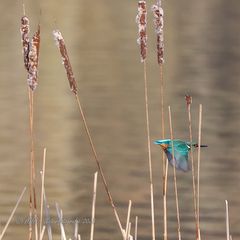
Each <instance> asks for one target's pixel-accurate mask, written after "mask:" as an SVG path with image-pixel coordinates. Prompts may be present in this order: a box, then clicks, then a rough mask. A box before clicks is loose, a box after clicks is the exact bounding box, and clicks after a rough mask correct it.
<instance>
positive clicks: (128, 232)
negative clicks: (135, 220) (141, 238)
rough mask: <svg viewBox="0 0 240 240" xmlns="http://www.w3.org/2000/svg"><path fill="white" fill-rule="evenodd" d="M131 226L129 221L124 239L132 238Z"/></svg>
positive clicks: (130, 239) (131, 239)
mask: <svg viewBox="0 0 240 240" xmlns="http://www.w3.org/2000/svg"><path fill="white" fill-rule="evenodd" d="M131 227H132V223H131V222H129V224H128V228H127V237H126V239H128V240H133V236H132V235H131V234H130V233H131Z"/></svg>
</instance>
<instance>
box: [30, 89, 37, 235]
mask: <svg viewBox="0 0 240 240" xmlns="http://www.w3.org/2000/svg"><path fill="white" fill-rule="evenodd" d="M28 96H29V126H30V141H31V144H30V210H29V211H30V214H29V215H30V221H29V239H32V225H33V222H34V225H35V237H36V238H37V233H36V224H37V204H36V190H35V178H36V176H35V160H34V135H33V105H34V93H33V91H32V90H31V89H30V88H28Z"/></svg>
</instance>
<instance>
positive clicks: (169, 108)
mask: <svg viewBox="0 0 240 240" xmlns="http://www.w3.org/2000/svg"><path fill="white" fill-rule="evenodd" d="M168 114H169V126H170V134H171V142H172V158H173V177H174V189H175V197H176V210H177V223H178V239H179V240H181V224H180V214H179V204H178V189H177V174H176V160H175V156H174V144H173V139H174V137H173V126H172V114H171V107H170V106H168Z"/></svg>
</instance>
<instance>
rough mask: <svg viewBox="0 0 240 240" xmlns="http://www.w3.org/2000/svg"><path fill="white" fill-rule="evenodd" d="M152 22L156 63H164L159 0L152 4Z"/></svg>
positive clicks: (161, 17)
mask: <svg viewBox="0 0 240 240" xmlns="http://www.w3.org/2000/svg"><path fill="white" fill-rule="evenodd" d="M152 12H153V17H154V20H153V23H154V27H155V33H156V35H157V61H158V64H162V63H164V58H163V55H164V42H163V8H162V7H161V0H157V4H155V5H153V6H152Z"/></svg>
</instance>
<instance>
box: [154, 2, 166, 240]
mask: <svg viewBox="0 0 240 240" xmlns="http://www.w3.org/2000/svg"><path fill="white" fill-rule="evenodd" d="M152 12H153V17H154V20H153V23H154V27H155V33H156V36H157V62H158V64H159V75H160V96H161V121H162V123H161V127H162V139H165V121H164V82H163V63H164V41H163V40H164V38H163V25H164V21H163V20H164V19H163V14H164V11H163V8H162V2H161V0H157V1H156V4H154V5H153V6H152ZM166 162H167V161H166V157H165V154H164V152H162V169H163V170H162V178H163V191H162V192H163V224H164V232H163V236H164V240H167V193H166V191H167V174H166V173H167V171H166V168H167V167H168V166H166V164H167V163H166Z"/></svg>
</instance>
